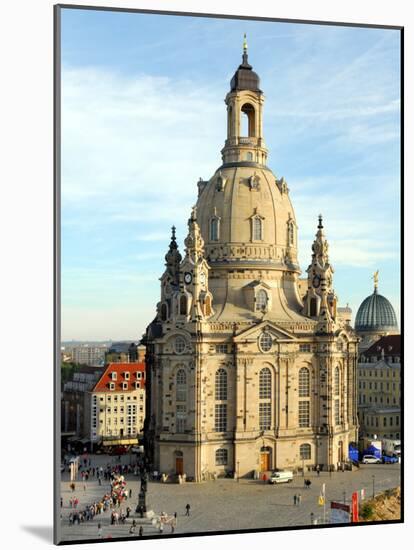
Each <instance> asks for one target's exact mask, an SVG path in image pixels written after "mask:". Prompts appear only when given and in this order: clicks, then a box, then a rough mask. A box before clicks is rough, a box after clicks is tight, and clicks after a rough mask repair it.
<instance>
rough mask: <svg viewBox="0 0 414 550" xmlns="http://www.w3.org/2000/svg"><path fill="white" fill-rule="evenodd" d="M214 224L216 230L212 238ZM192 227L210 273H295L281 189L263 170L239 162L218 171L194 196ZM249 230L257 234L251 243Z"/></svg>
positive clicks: (291, 222) (289, 209)
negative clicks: (225, 270) (260, 270)
mask: <svg viewBox="0 0 414 550" xmlns="http://www.w3.org/2000/svg"><path fill="white" fill-rule="evenodd" d="M251 165H253V166H251ZM214 220H217V225H218V228H217V232H216V233H215V234H212V223H214ZM197 221H198V223H199V225H200V229H201V234H202V236H203V239H204V243H205V253H206V258H207V260H208V262H209V264H210V266H211V267H212V268H213V269H214V267H220V268H225V267H229V268H233V267H240V268H243V269H249V268H252V269H256V268H264V269H270V270H280V271H291V272H292V271H294V272H299V271H300V270H299V266H298V263H297V226H296V220H295V213H294V210H293V206H292V203H291V201H290V198H289V194H288V188H287V184H286V182H285V181H284V180H283V179H282V180H278V179H277V178H276V177H275V175H274V174H273V173H272V172H271V170H270V169H269V168H267V167H265V166H263V165H258V164H255V163H247V162H246V163H243V162H239V163H234V164H233V165H226V164H224V165H223V166H222V167H221V168H219V169H218V170H217V171H216V173H215V174H214V176H213V177H212V178H211V179H210V180H209V181H208V182H205V186H204V188H203V189H202V191H201V193H200V195H199V198H198V202H197ZM254 224H257V226H258V227H259V230H261V231H262V234H261V238H260V239H259V238H258V239H257V240H256V239H255V235H254V227H253V226H254ZM213 233H214V232H213Z"/></svg>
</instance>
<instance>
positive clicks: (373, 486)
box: [372, 475, 375, 498]
mask: <svg viewBox="0 0 414 550" xmlns="http://www.w3.org/2000/svg"><path fill="white" fill-rule="evenodd" d="M372 498H375V476H374V475H373V476H372Z"/></svg>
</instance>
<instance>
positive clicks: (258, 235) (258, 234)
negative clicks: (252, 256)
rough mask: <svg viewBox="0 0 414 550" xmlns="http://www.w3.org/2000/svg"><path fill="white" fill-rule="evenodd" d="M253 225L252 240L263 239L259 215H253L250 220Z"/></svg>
mask: <svg viewBox="0 0 414 550" xmlns="http://www.w3.org/2000/svg"><path fill="white" fill-rule="evenodd" d="M252 226H253V228H252V229H253V231H252V232H253V240H254V241H261V240H263V223H262V219H261V218H260V217H259V216H255V217H254V218H253V220H252Z"/></svg>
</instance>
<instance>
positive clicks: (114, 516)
mask: <svg viewBox="0 0 414 550" xmlns="http://www.w3.org/2000/svg"><path fill="white" fill-rule="evenodd" d="M131 511H132V510H131V508H130V507H129V506H127V508H126V512H125V511H124V510H123V508H121V510H120V511H119V512H118V511H117V510H113V511H112V513H111V525H119V524H120V523H122V524H125V523H126V520H127V519H128V518H129V516H130V515H131Z"/></svg>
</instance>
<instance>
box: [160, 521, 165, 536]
mask: <svg viewBox="0 0 414 550" xmlns="http://www.w3.org/2000/svg"><path fill="white" fill-rule="evenodd" d="M159 531H160V533H161V534H162V533H163V532H164V524H163V523H160V528H159Z"/></svg>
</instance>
